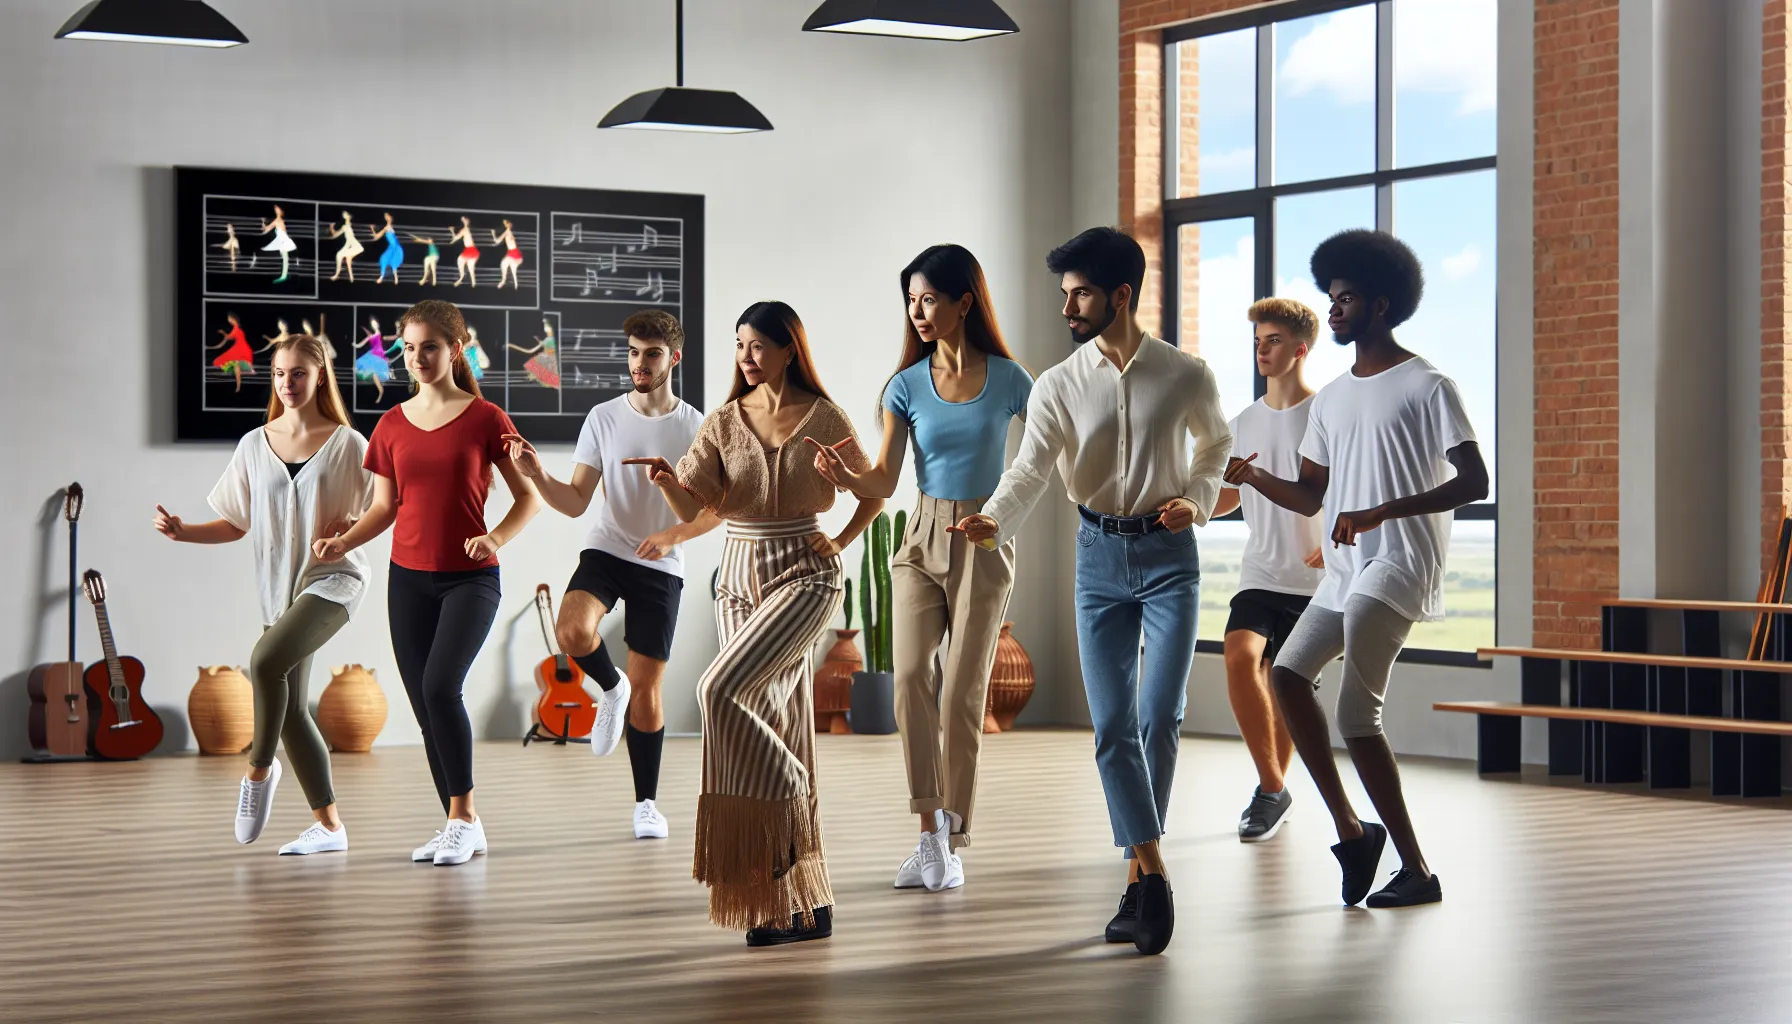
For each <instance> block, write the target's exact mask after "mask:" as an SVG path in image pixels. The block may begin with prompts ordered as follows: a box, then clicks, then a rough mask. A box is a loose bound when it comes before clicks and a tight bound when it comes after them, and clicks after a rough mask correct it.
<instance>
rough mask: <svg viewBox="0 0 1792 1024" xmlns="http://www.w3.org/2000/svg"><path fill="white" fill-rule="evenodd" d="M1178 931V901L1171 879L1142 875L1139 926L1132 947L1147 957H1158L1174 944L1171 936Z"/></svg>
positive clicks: (1135, 931)
mask: <svg viewBox="0 0 1792 1024" xmlns="http://www.w3.org/2000/svg"><path fill="white" fill-rule="evenodd" d="M1175 930H1176V900H1175V898H1174V897H1173V896H1172V895H1171V894H1170V880H1169V879H1167V878H1165V877H1164V876H1162V875H1140V876H1139V923H1138V925H1137V926H1136V927H1135V928H1134V930H1133V937H1132V944H1133V946H1134V948H1136V949H1137V950H1138V951H1139V952H1140V953H1143V954H1144V955H1145V956H1156V955H1157V954H1159V953H1162V952H1163V951H1164V947H1165V946H1168V945H1169V944H1170V933H1171V932H1174V931H1175Z"/></svg>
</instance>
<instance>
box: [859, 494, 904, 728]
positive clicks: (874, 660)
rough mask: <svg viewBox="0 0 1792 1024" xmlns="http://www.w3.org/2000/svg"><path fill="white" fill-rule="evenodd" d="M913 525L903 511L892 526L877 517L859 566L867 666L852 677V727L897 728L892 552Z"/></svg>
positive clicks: (882, 515)
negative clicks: (906, 530)
mask: <svg viewBox="0 0 1792 1024" xmlns="http://www.w3.org/2000/svg"><path fill="white" fill-rule="evenodd" d="M907 525H908V513H907V512H897V513H896V519H895V523H894V530H892V523H891V520H890V517H889V516H888V515H885V514H884V513H882V512H879V513H878V514H877V518H876V519H874V520H872V521H871V529H870V530H869V531H867V532H866V535H865V539H864V548H865V550H864V554H863V556H862V559H861V562H862V564H861V567H860V571H859V606H860V609H861V617H862V618H863V619H864V622H865V670H864V671H862V672H854V673H853V677H852V731H853V732H856V733H867V734H872V735H888V734H890V733H893V732H895V731H896V674H895V673H896V668H895V664H894V662H893V660H892V658H891V654H890V620H891V614H890V555H891V546H892V543H893V538H900V537H901V536H902V535H903V531H904V529H905V528H906V527H907Z"/></svg>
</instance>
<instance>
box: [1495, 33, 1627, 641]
mask: <svg viewBox="0 0 1792 1024" xmlns="http://www.w3.org/2000/svg"><path fill="white" fill-rule="evenodd" d="M1535 44H1536V53H1535V72H1534V74H1535V87H1536V94H1535V95H1536V99H1535V102H1536V123H1535V132H1536V158H1535V159H1536V163H1535V166H1534V168H1533V180H1534V182H1535V206H1534V214H1533V217H1534V238H1533V243H1532V253H1533V260H1534V271H1535V288H1536V307H1535V324H1534V330H1535V336H1534V337H1535V341H1534V345H1535V355H1534V359H1535V363H1534V392H1533V400H1532V401H1533V409H1534V411H1535V428H1534V429H1535V442H1536V448H1535V460H1536V477H1535V499H1534V500H1535V505H1534V512H1535V520H1534V523H1533V529H1534V534H1535V548H1534V549H1533V565H1534V572H1535V589H1534V591H1533V594H1532V624H1531V629H1532V642H1533V643H1535V644H1536V645H1537V646H1539V647H1583V648H1597V647H1598V646H1599V601H1600V600H1601V599H1603V598H1609V597H1616V596H1617V595H1618V0H1538V3H1537V8H1536V29H1535ZM1512 511H1514V512H1516V511H1517V510H1516V509H1514V510H1512Z"/></svg>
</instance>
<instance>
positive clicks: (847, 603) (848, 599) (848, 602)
mask: <svg viewBox="0 0 1792 1024" xmlns="http://www.w3.org/2000/svg"><path fill="white" fill-rule="evenodd" d="M843 596H844V606H843V607H844V610H845V612H846V625H845V626H844V627H842V628H844V629H851V628H852V577H850V576H848V577H847V578H846V592H845V594H844V595H843Z"/></svg>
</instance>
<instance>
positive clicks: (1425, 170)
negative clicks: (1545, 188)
mask: <svg viewBox="0 0 1792 1024" xmlns="http://www.w3.org/2000/svg"><path fill="white" fill-rule="evenodd" d="M1395 4H1396V0H1288V2H1286V3H1279V4H1271V5H1268V6H1265V7H1258V8H1253V9H1251V10H1247V11H1239V12H1237V13H1233V14H1224V15H1219V16H1217V17H1213V18H1206V19H1203V20H1201V21H1194V22H1189V23H1188V24H1185V25H1178V26H1174V27H1171V28H1167V29H1165V30H1164V32H1163V60H1164V77H1163V82H1164V87H1163V95H1162V96H1160V97H1159V99H1160V101H1161V102H1162V103H1163V104H1164V107H1163V109H1164V110H1166V111H1171V110H1174V109H1176V102H1177V100H1178V95H1177V94H1178V93H1179V91H1180V83H1179V81H1178V74H1179V64H1180V53H1179V51H1178V48H1177V44H1179V43H1184V42H1189V41H1192V40H1197V39H1201V38H1203V37H1206V36H1215V35H1222V34H1225V33H1228V32H1237V31H1240V30H1243V29H1253V30H1255V31H1256V33H1257V61H1256V92H1257V104H1256V106H1257V116H1256V143H1255V145H1256V164H1257V174H1256V181H1257V184H1256V186H1255V187H1253V188H1249V189H1237V190H1233V191H1229V192H1215V193H1211V194H1205V195H1195V196H1179V195H1177V194H1176V193H1177V183H1178V181H1179V180H1180V176H1179V165H1178V161H1179V160H1180V159H1181V146H1180V143H1179V140H1178V138H1177V132H1178V130H1179V119H1178V118H1177V117H1173V116H1165V117H1164V118H1163V122H1162V123H1163V130H1164V140H1163V154H1164V174H1163V184H1164V200H1163V240H1164V241H1163V244H1164V255H1163V275H1164V289H1163V296H1164V298H1163V329H1164V336H1165V339H1166V340H1168V341H1169V342H1170V343H1171V344H1176V345H1180V342H1181V339H1180V337H1179V335H1180V334H1181V327H1182V320H1181V317H1182V308H1181V307H1182V253H1181V231H1180V229H1181V228H1182V227H1183V226H1184V225H1187V224H1195V223H1201V222H1204V221H1215V220H1232V219H1239V218H1243V217H1250V218H1252V219H1253V224H1254V243H1253V244H1254V246H1255V251H1254V252H1253V260H1254V264H1255V266H1254V268H1253V271H1254V280H1253V281H1252V285H1253V290H1254V291H1255V293H1256V295H1257V297H1258V298H1263V297H1267V296H1269V295H1273V294H1274V292H1275V257H1276V252H1275V228H1276V222H1275V217H1276V203H1275V201H1276V200H1277V199H1279V198H1281V197H1283V196H1290V195H1301V194H1304V193H1311V192H1330V191H1333V190H1337V189H1346V188H1361V187H1363V186H1366V185H1367V186H1373V187H1374V189H1375V227H1376V229H1377V230H1381V231H1387V230H1391V229H1392V227H1393V225H1394V221H1395V218H1394V186H1395V185H1396V184H1398V183H1400V182H1403V181H1412V180H1414V179H1419V178H1440V177H1445V176H1448V175H1453V174H1467V173H1472V172H1476V171H1488V170H1493V169H1494V168H1495V167H1497V166H1498V160H1499V157H1498V154H1497V152H1496V153H1495V154H1493V155H1491V156H1484V157H1470V158H1467V159H1460V160H1448V161H1442V162H1439V163H1431V164H1420V165H1417V166H1412V167H1396V166H1394V113H1395V111H1394V8H1395ZM1352 7H1374V8H1375V51H1376V52H1375V169H1374V170H1373V171H1368V172H1364V173H1360V174H1348V175H1341V176H1338V177H1332V178H1319V179H1314V180H1311V181H1300V182H1283V183H1280V184H1278V183H1276V182H1275V174H1274V169H1275V163H1274V160H1275V113H1276V111H1275V72H1276V64H1275V33H1274V26H1276V25H1278V24H1281V23H1283V22H1288V21H1295V20H1298V19H1301V18H1309V17H1312V16H1314V15H1319V14H1331V13H1334V12H1337V11H1342V10H1346V9H1349V8H1352ZM1493 345H1494V352H1495V357H1496V360H1497V355H1498V351H1499V325H1498V323H1497V321H1496V322H1495V324H1494V341H1493ZM1252 377H1253V381H1252V390H1253V392H1254V393H1255V394H1256V396H1257V397H1258V398H1261V397H1263V395H1264V393H1265V392H1266V390H1267V383H1266V381H1265V380H1264V378H1263V376H1262V375H1261V374H1258V373H1256V372H1255V371H1254V370H1253V372H1252ZM1494 404H1495V409H1496V417H1497V409H1498V404H1499V382H1498V380H1497V379H1496V380H1495V381H1494ZM1494 429H1495V431H1497V430H1498V429H1499V424H1498V421H1497V419H1496V421H1495V423H1494ZM1487 469H1488V472H1489V473H1490V474H1494V473H1497V472H1498V467H1497V466H1493V465H1490V466H1488V467H1487ZM1243 518H1244V515H1243V512H1242V511H1241V510H1234V511H1232V512H1230V513H1228V514H1227V515H1225V516H1221V517H1218V519H1219V520H1220V521H1238V520H1242V519H1243ZM1454 518H1456V519H1461V520H1481V521H1488V520H1491V521H1493V522H1495V523H1497V522H1498V521H1499V502H1498V501H1497V500H1495V501H1485V502H1476V503H1475V504H1472V505H1465V506H1463V507H1462V508H1459V509H1457V510H1456V511H1455V513H1454ZM1496 529H1497V527H1496ZM1496 546H1497V540H1496ZM1499 587H1500V579H1499V575H1498V573H1497V572H1496V573H1495V575H1494V607H1495V609H1496V611H1495V616H1494V634H1495V637H1496V638H1497V637H1498V634H1499V617H1498V612H1497V609H1498V607H1499ZM1195 650H1196V651H1198V652H1201V653H1206V654H1218V653H1221V652H1222V651H1223V650H1224V647H1223V645H1222V644H1220V643H1219V642H1217V641H1213V640H1197V641H1196V643H1195ZM1399 660H1400V661H1402V662H1407V663H1412V664H1423V665H1449V666H1455V667H1461V668H1489V667H1491V666H1490V664H1489V663H1488V662H1484V661H1481V660H1479V659H1478V658H1476V656H1475V654H1474V652H1473V651H1456V650H1441V649H1435V648H1423V647H1409V648H1405V649H1403V650H1401V652H1400V659H1399Z"/></svg>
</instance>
